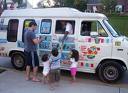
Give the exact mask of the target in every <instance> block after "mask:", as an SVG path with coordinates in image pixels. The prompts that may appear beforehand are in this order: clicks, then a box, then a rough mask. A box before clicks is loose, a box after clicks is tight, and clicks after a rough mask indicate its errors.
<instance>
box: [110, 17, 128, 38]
mask: <svg viewBox="0 0 128 93" xmlns="http://www.w3.org/2000/svg"><path fill="white" fill-rule="evenodd" d="M108 18H109V22H110V24H111V25H112V26H113V27H114V28H115V30H116V31H118V32H120V33H121V34H122V35H126V36H128V16H115V15H114V16H109V17H108Z"/></svg>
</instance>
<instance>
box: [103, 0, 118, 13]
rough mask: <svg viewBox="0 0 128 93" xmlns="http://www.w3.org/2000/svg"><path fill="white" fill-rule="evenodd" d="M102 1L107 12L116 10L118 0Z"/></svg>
mask: <svg viewBox="0 0 128 93" xmlns="http://www.w3.org/2000/svg"><path fill="white" fill-rule="evenodd" d="M101 3H102V4H103V6H104V7H105V12H110V13H111V11H114V10H115V6H116V5H117V0H101Z"/></svg>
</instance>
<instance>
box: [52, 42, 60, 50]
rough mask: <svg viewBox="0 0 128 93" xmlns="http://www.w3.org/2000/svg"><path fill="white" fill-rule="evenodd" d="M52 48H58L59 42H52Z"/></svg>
mask: <svg viewBox="0 0 128 93" xmlns="http://www.w3.org/2000/svg"><path fill="white" fill-rule="evenodd" d="M52 48H57V49H59V48H60V45H59V43H52Z"/></svg>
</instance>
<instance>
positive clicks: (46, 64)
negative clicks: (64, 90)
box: [42, 54, 50, 84]
mask: <svg viewBox="0 0 128 93" xmlns="http://www.w3.org/2000/svg"><path fill="white" fill-rule="evenodd" d="M42 65H43V67H44V68H43V72H42V73H43V82H44V84H46V83H48V80H49V77H48V76H49V70H50V68H49V66H50V63H49V58H48V54H44V55H43V56H42Z"/></svg>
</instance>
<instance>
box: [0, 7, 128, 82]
mask: <svg viewBox="0 0 128 93" xmlns="http://www.w3.org/2000/svg"><path fill="white" fill-rule="evenodd" d="M31 21H35V22H36V23H37V29H36V31H35V33H36V36H37V37H42V38H44V40H43V41H42V42H41V43H40V44H39V45H38V46H37V47H38V50H37V51H38V55H39V59H40V57H41V56H42V55H43V54H45V53H47V54H50V52H51V49H52V48H55V47H56V48H58V49H59V47H60V43H61V40H62V37H63V36H64V30H62V27H61V21H65V22H70V23H71V24H72V27H73V33H72V34H69V35H68V36H67V38H66V39H65V41H64V44H63V47H62V48H63V51H62V54H61V59H62V61H65V60H67V59H69V51H70V50H71V49H76V50H78V51H79V62H78V71H81V72H87V73H96V74H97V75H98V77H99V78H100V80H102V81H104V82H109V83H113V82H116V81H118V80H119V79H120V78H121V77H122V76H123V73H124V72H125V71H126V70H127V68H128V38H127V37H125V36H121V35H120V34H118V33H117V32H116V31H115V30H114V28H113V27H112V26H111V25H110V24H109V22H108V19H107V17H106V16H105V15H104V14H101V13H86V12H80V11H78V10H76V9H73V8H66V7H65V8H45V9H20V10H5V11H4V12H3V13H2V15H1V17H0V56H8V57H11V62H12V64H13V66H14V67H15V68H16V69H19V70H21V69H24V67H25V54H24V39H23V38H24V32H25V31H26V29H28V24H29V23H30V22H31ZM40 62H41V61H40ZM61 69H65V70H68V69H69V64H66V62H63V63H62V64H61Z"/></svg>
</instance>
